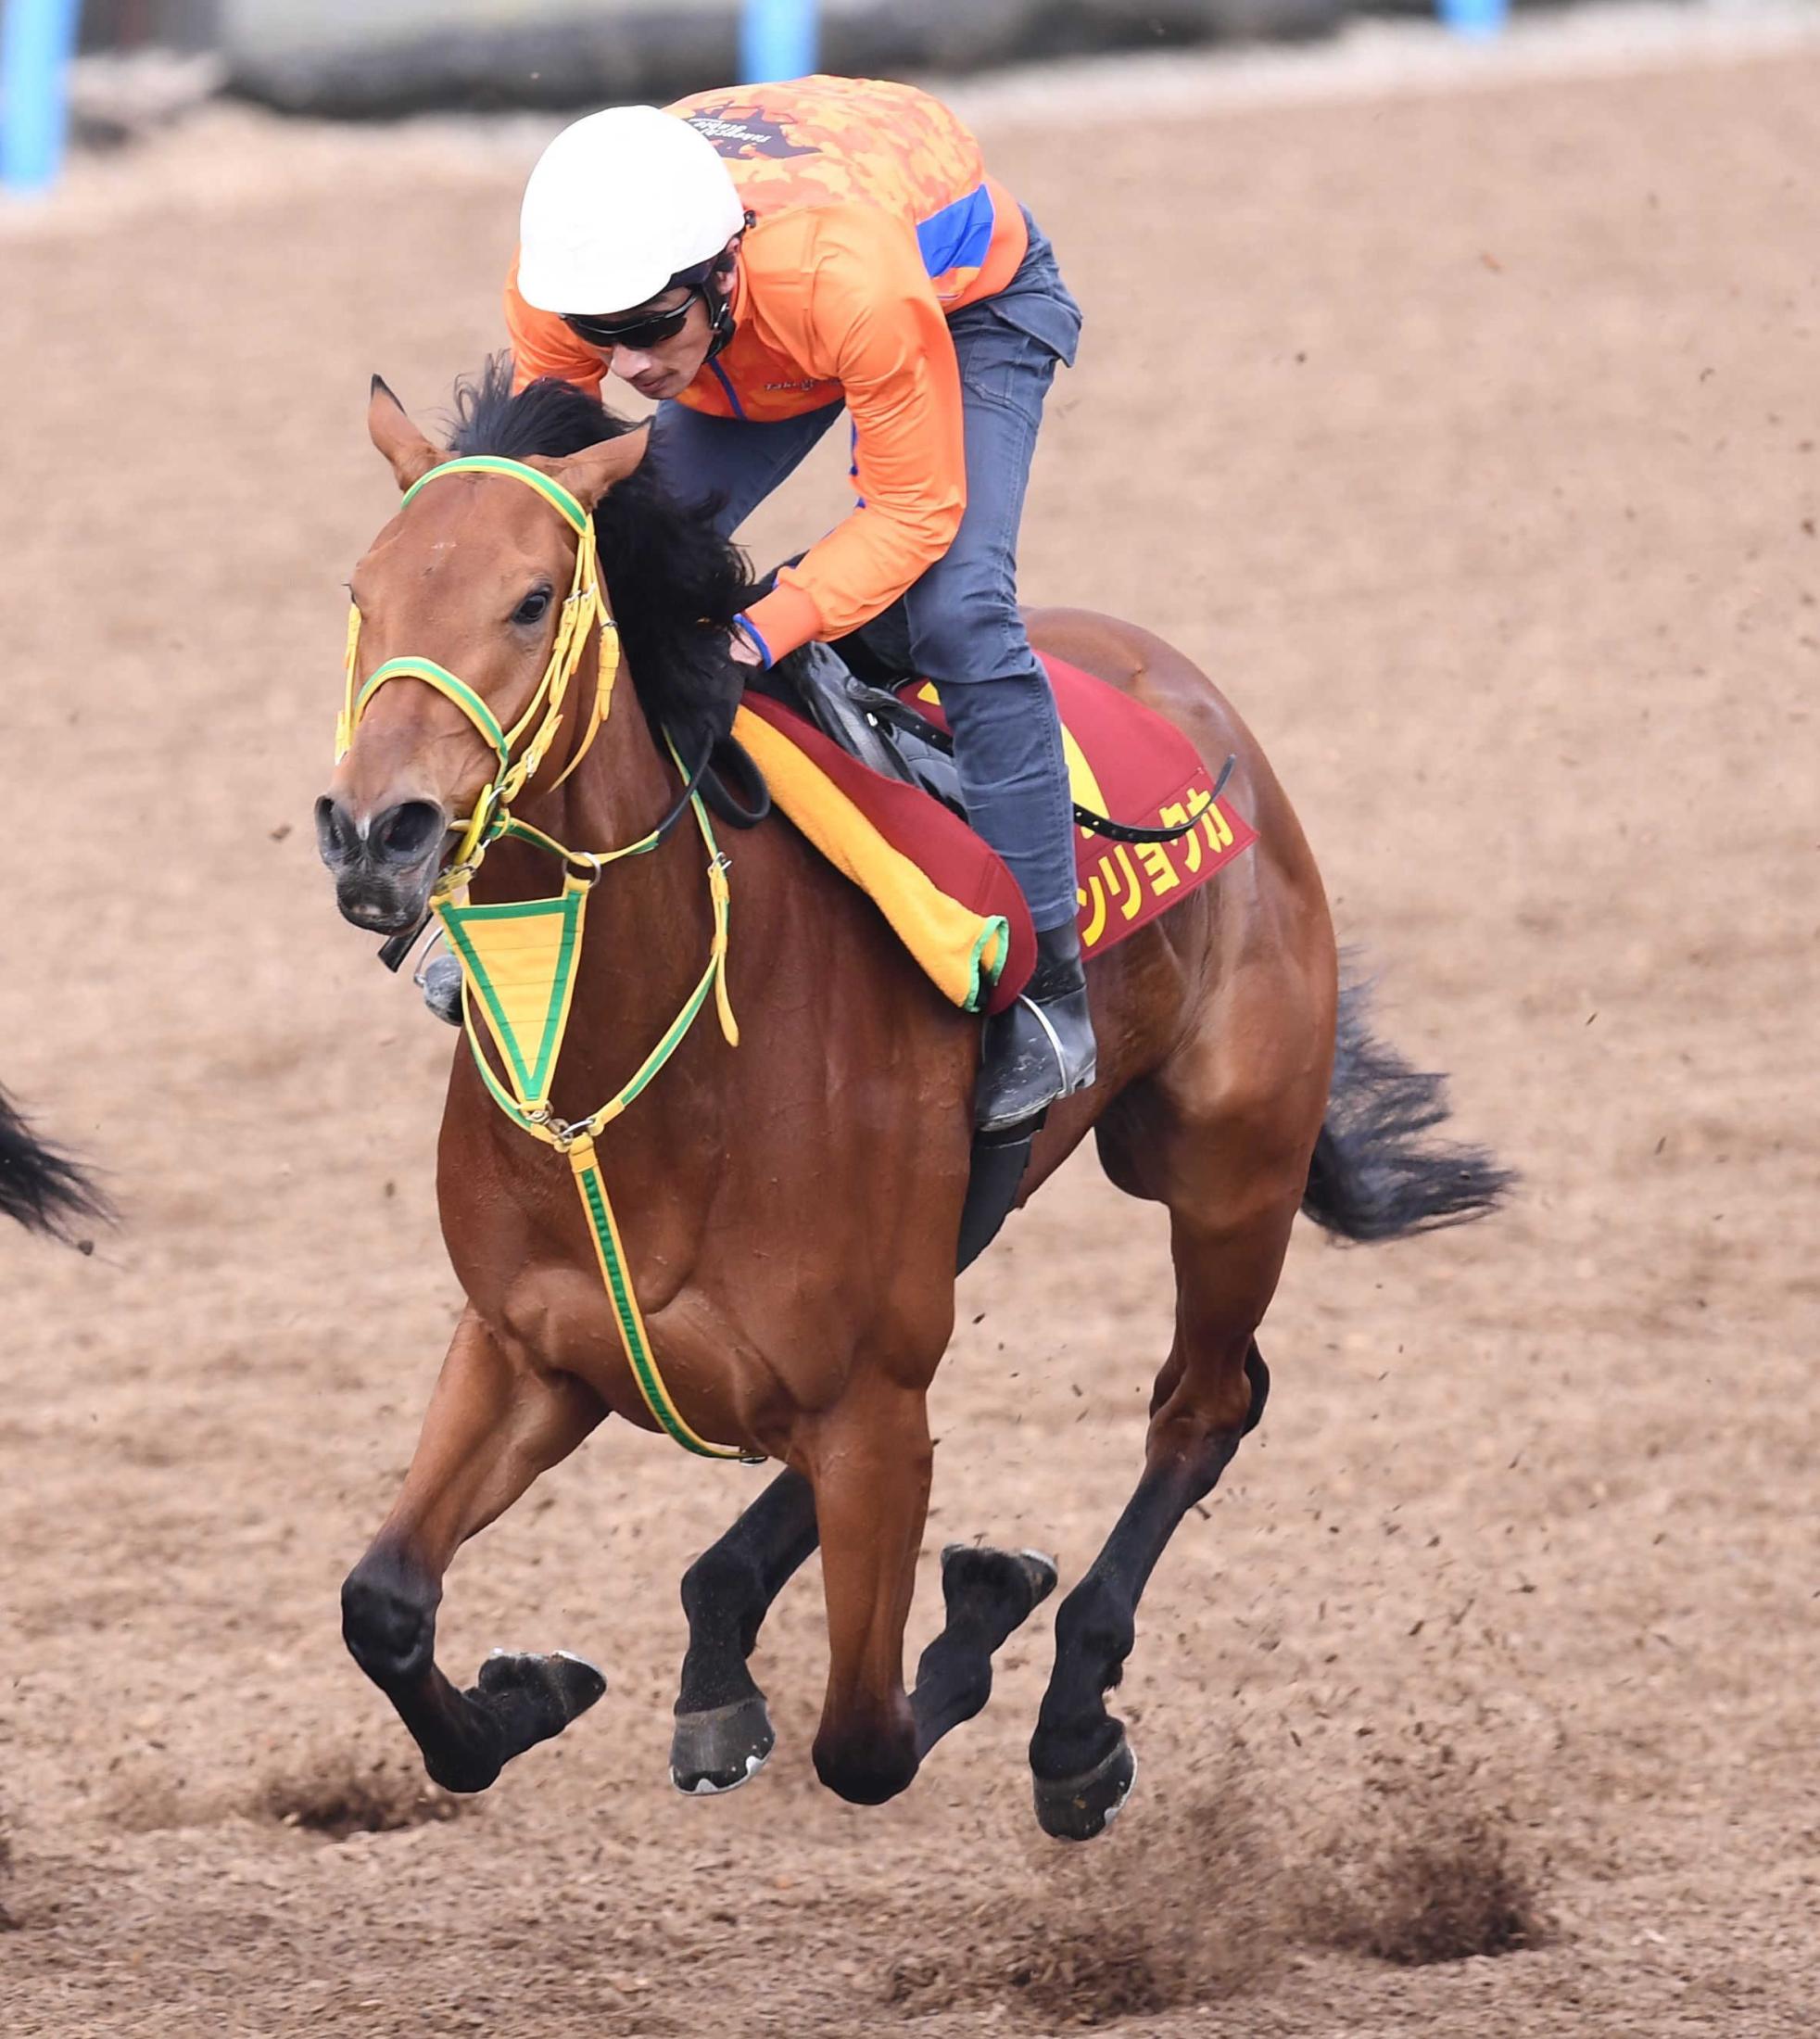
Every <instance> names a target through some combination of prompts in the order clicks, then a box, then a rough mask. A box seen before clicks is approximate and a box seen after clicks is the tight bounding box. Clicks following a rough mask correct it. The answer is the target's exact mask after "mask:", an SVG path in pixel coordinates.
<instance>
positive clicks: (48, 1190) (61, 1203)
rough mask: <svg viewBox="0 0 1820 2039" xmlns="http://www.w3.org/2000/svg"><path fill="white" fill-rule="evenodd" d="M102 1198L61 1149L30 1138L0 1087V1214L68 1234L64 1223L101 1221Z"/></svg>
mask: <svg viewBox="0 0 1820 2039" xmlns="http://www.w3.org/2000/svg"><path fill="white" fill-rule="evenodd" d="M111 1215H112V1213H111V1212H110V1210H109V1209H108V1206H107V1198H106V1197H104V1196H103V1195H102V1194H101V1192H100V1191H99V1190H98V1189H97V1188H96V1187H95V1184H93V1183H92V1182H91V1181H90V1180H89V1178H88V1177H87V1175H85V1174H84V1173H83V1172H82V1170H81V1169H80V1168H79V1167H78V1166H77V1165H76V1163H75V1162H74V1161H72V1160H71V1159H70V1157H69V1156H68V1155H67V1154H62V1153H59V1152H58V1151H57V1148H56V1147H54V1146H49V1145H47V1144H46V1143H45V1142H44V1141H43V1140H40V1139H37V1138H36V1137H34V1135H33V1133H32V1129H31V1127H30V1126H28V1125H27V1124H26V1122H25V1121H24V1120H23V1119H22V1118H21V1117H20V1116H19V1112H18V1110H17V1109H16V1108H14V1106H13V1104H12V1101H11V1100H10V1099H9V1098H8V1097H7V1095H6V1092H5V1091H4V1090H0V1218H14V1219H17V1220H18V1222H19V1223H20V1224H22V1225H23V1226H24V1227H25V1228H26V1230H27V1231H28V1232H48V1233H51V1234H53V1235H56V1236H57V1237H58V1238H68V1237H70V1227H71V1226H72V1225H74V1224H76V1223H77V1222H79V1221H80V1220H82V1219H84V1218H88V1219H94V1220H95V1221H97V1222H105V1221H106V1220H107V1218H108V1217H110V1216H111Z"/></svg>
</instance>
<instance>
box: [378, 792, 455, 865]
mask: <svg viewBox="0 0 1820 2039" xmlns="http://www.w3.org/2000/svg"><path fill="white" fill-rule="evenodd" d="M445 827H446V823H445V822H444V820H443V817H442V809H441V808H440V807H438V806H436V805H435V804H433V803H431V802H430V801H427V800H407V801H403V802H401V803H400V804H398V806H396V807H394V808H393V809H392V811H391V812H390V813H389V814H385V815H382V816H381V817H379V820H378V822H377V824H376V825H375V827H374V829H373V841H374V842H375V843H376V844H377V845H378V847H379V849H380V851H381V852H382V853H383V854H384V855H386V856H389V857H394V858H396V859H397V860H398V862H400V863H406V862H410V861H412V860H414V859H415V858H417V857H420V856H422V855H423V853H424V851H426V850H427V849H428V848H429V847H430V845H431V844H432V843H433V842H435V841H436V838H437V837H438V836H440V835H441V834H442V832H443V830H444V828H445Z"/></svg>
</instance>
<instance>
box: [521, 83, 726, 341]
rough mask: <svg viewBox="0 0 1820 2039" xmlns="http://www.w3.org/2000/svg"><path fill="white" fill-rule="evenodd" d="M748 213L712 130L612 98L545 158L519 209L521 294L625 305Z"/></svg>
mask: <svg viewBox="0 0 1820 2039" xmlns="http://www.w3.org/2000/svg"><path fill="white" fill-rule="evenodd" d="M745 223H746V212H745V207H744V206H743V205H742V204H741V202H740V198H739V191H738V190H737V189H736V187H735V185H734V183H733V177H732V173H731V172H730V171H728V169H727V165H726V163H725V162H723V161H722V160H721V158H720V157H719V156H718V155H717V154H716V153H715V151H714V144H713V143H712V142H711V141H709V139H708V138H707V136H706V135H705V134H703V133H701V132H700V130H699V129H696V128H692V127H690V126H689V123H688V121H686V120H678V119H677V118H676V115H675V114H674V113H664V112H661V111H660V110H659V109H658V108H656V107H611V108H608V109H607V111H606V112H604V113H590V114H589V115H588V117H587V118H586V119H585V120H577V121H575V123H574V125H573V126H570V127H565V128H564V129H563V130H562V133H560V134H559V135H558V136H557V137H556V139H555V140H554V141H553V142H552V143H551V144H550V146H549V147H548V148H547V149H545V150H544V152H543V154H542V155H541V156H540V157H539V158H537V168H536V169H535V170H534V171H532V172H531V181H530V182H529V183H528V184H526V185H525V204H524V208H523V209H522V210H521V212H520V214H519V222H518V240H519V261H518V289H519V294H520V296H521V297H523V298H524V299H525V303H526V304H529V305H535V306H536V307H537V310H539V311H557V312H562V311H573V312H581V313H588V314H590V315H592V316H597V317H598V316H600V315H603V314H607V313H611V312H614V311H629V310H632V309H633V307H634V306H636V305H641V304H643V303H644V302H645V300H646V299H647V298H654V297H656V296H657V294H658V292H659V291H661V290H662V289H663V288H664V285H666V284H667V283H668V282H669V281H670V279H671V277H672V276H674V275H675V274H676V272H677V271H678V270H682V269H688V268H689V267H691V266H692V265H693V264H695V263H697V262H705V261H707V260H710V259H711V258H712V257H714V256H715V255H718V254H719V253H720V251H721V249H722V248H724V247H726V246H727V242H728V241H730V240H731V239H732V238H733V236H734V235H735V234H737V233H739V230H740V228H741V227H742V226H744V225H745Z"/></svg>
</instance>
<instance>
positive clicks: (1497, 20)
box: [1439, 0, 1510, 43]
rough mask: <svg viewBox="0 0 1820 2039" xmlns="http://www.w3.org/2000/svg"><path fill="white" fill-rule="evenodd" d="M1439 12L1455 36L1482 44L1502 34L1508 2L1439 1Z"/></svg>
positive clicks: (1507, 15)
mask: <svg viewBox="0 0 1820 2039" xmlns="http://www.w3.org/2000/svg"><path fill="white" fill-rule="evenodd" d="M1439 12H1440V16H1441V19H1442V21H1443V22H1444V23H1445V24H1446V25H1447V27H1448V28H1450V29H1451V30H1452V31H1453V32H1454V33H1455V34H1456V35H1463V36H1466V37H1467V38H1468V39H1469V40H1470V41H1472V42H1479V43H1483V42H1488V41H1489V40H1490V39H1491V38H1492V37H1493V36H1494V35H1500V34H1502V33H1503V32H1504V27H1505V23H1506V22H1507V21H1508V20H1509V19H1510V0H1439Z"/></svg>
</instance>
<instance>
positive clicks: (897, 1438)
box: [804, 1382, 934, 1805]
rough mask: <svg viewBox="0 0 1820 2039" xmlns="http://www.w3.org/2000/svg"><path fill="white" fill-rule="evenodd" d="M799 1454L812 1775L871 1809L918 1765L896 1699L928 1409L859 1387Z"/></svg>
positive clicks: (926, 1465)
mask: <svg viewBox="0 0 1820 2039" xmlns="http://www.w3.org/2000/svg"><path fill="white" fill-rule="evenodd" d="M804 1443H805V1448H806V1449H805V1456H806V1458H807V1461H808V1464H807V1471H808V1475H809V1480H810V1484H811V1485H812V1487H813V1488H814V1489H815V1519H816V1521H817V1523H818V1525H819V1526H820V1529H821V1545H822V1585H823V1589H824V1592H825V1594H826V1596H827V1601H828V1691H827V1693H826V1695H825V1697H824V1699H823V1703H822V1718H821V1727H820V1729H818V1731H817V1732H816V1735H815V1772H816V1775H817V1776H819V1777H820V1779H821V1780H822V1782H823V1783H824V1784H826V1785H827V1786H828V1790H829V1791H831V1792H839V1793H840V1796H841V1797H842V1798H845V1799H851V1800H852V1801H853V1803H854V1804H856V1805H880V1804H882V1803H883V1802H884V1801H885V1800H886V1799H888V1798H895V1797H896V1796H897V1794H898V1792H901V1791H903V1790H904V1787H905V1786H906V1785H907V1784H908V1783H909V1782H910V1779H912V1778H913V1777H915V1776H916V1767H917V1765H918V1764H919V1763H920V1761H921V1760H922V1752H921V1750H920V1749H919V1748H918V1746H917V1735H916V1716H915V1713H914V1712H913V1710H912V1708H911V1704H910V1698H909V1694H908V1693H907V1692H905V1691H904V1624H905V1622H906V1621H908V1619H909V1617H910V1601H911V1597H912V1595H913V1593H914V1592H915V1590H916V1551H917V1547H918V1546H919V1544H920V1543H921V1541H922V1535H923V1524H924V1521H925V1520H926V1518H927V1516H928V1513H929V1471H930V1466H931V1463H932V1462H933V1458H934V1448H933V1447H932V1445H931V1444H930V1442H929V1412H928V1409H927V1406H926V1404H925V1401H924V1398H923V1396H922V1394H921V1392H920V1391H917V1390H912V1389H907V1388H902V1387H896V1386H894V1385H892V1384H891V1383H878V1382H872V1383H867V1384H866V1386H865V1387H856V1388H853V1389H852V1390H850V1391H849V1393H848V1394H847V1395H846V1396H845V1397H844V1398H843V1399H842V1400H841V1401H840V1404H839V1405H838V1406H837V1407H836V1408H835V1409H833V1410H832V1411H830V1412H828V1414H827V1415H826V1416H824V1417H822V1418H821V1419H819V1420H818V1421H817V1422H816V1423H815V1425H814V1428H813V1430H812V1431H811V1433H810V1435H809V1437H807V1438H806V1439H805V1440H804Z"/></svg>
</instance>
